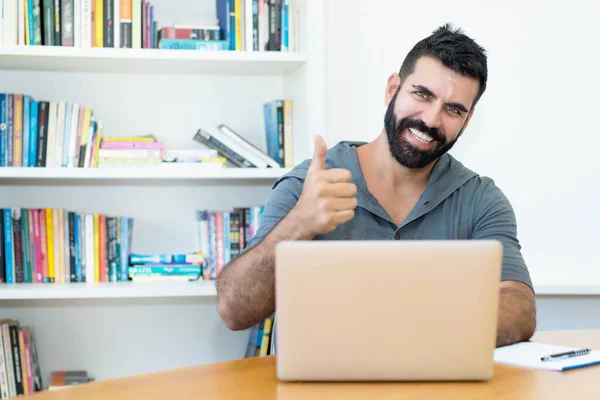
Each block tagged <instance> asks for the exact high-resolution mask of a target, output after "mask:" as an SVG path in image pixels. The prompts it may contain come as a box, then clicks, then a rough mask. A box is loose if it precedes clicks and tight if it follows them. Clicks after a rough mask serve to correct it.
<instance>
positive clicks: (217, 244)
mask: <svg viewBox="0 0 600 400" xmlns="http://www.w3.org/2000/svg"><path fill="white" fill-rule="evenodd" d="M263 210H264V206H256V207H242V208H234V209H233V210H205V209H202V210H197V211H196V232H197V238H198V249H199V251H200V253H202V254H203V255H204V258H205V264H204V270H203V273H202V275H203V277H204V279H205V280H211V279H216V278H217V276H218V275H219V273H220V272H221V270H222V269H223V268H224V267H225V266H226V265H227V264H228V263H229V262H230V261H231V260H233V259H234V258H235V257H237V256H238V255H239V254H240V252H241V251H242V250H243V249H244V248H245V247H246V246H247V244H248V242H249V241H250V239H251V238H252V237H254V235H255V234H256V231H257V230H258V227H259V226H260V219H261V215H262V212H263Z"/></svg>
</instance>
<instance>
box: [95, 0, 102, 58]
mask: <svg viewBox="0 0 600 400" xmlns="http://www.w3.org/2000/svg"><path fill="white" fill-rule="evenodd" d="M92 1H95V8H94V24H95V25H94V29H95V30H96V32H95V34H96V35H95V38H96V47H104V0H92Z"/></svg>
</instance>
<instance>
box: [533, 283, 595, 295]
mask: <svg viewBox="0 0 600 400" xmlns="http://www.w3.org/2000/svg"><path fill="white" fill-rule="evenodd" d="M534 288H535V294H536V295H538V296H599V295H600V283H594V282H591V283H586V284H576V283H565V284H535V283H534Z"/></svg>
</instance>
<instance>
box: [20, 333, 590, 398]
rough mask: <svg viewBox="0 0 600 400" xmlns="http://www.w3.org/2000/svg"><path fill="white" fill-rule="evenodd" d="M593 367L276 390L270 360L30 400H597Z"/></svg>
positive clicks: (546, 337)
mask: <svg viewBox="0 0 600 400" xmlns="http://www.w3.org/2000/svg"><path fill="white" fill-rule="evenodd" d="M533 340H534V341H537V342H543V343H551V344H558V345H566V346H574V347H583V346H587V347H592V348H595V349H598V348H600V330H598V331H595V330H592V331H560V332H540V333H537V334H536V335H535V336H534V338H533ZM598 393H600V366H591V367H587V368H582V369H578V370H572V371H566V372H556V371H541V370H529V369H520V368H514V367H508V366H501V365H496V367H495V374H494V378H493V379H492V380H490V381H489V382H431V383H421V382H419V383H412V382H406V383H280V382H278V381H277V378H276V376H275V357H274V356H271V357H261V358H253V359H245V360H238V361H229V362H221V363H215V364H208V365H201V366H197V367H190V368H182V369H176V370H170V371H165V372H159V373H153V374H145V375H139V376H134V377H128V378H122V379H115V380H110V381H103V382H93V383H88V384H84V385H80V386H75V387H72V388H68V389H62V390H58V391H52V392H49V391H46V392H40V393H37V394H35V395H33V396H31V397H32V398H33V399H35V400H83V399H85V400H106V399H109V400H126V399H127V400H138V399H139V400H142V399H143V400H147V399H248V398H256V399H320V398H327V399H346V400H347V399H371V398H377V399H384V400H388V399H389V400H392V399H394V400H399V399H415V398H418V399H456V398H460V399H464V400H469V399H567V398H570V399H575V398H576V399H584V398H598V396H599V395H598Z"/></svg>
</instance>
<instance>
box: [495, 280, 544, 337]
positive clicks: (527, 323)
mask: <svg viewBox="0 0 600 400" xmlns="http://www.w3.org/2000/svg"><path fill="white" fill-rule="evenodd" d="M535 328H536V307H535V296H534V294H533V291H532V290H531V288H529V287H528V286H527V285H525V284H524V283H521V282H515V281H505V282H502V283H501V284H500V308H499V315H498V335H497V339H496V346H498V347H500V346H506V345H509V344H513V343H517V342H522V341H527V340H529V339H530V338H531V336H532V335H533V333H534V332H535Z"/></svg>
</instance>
